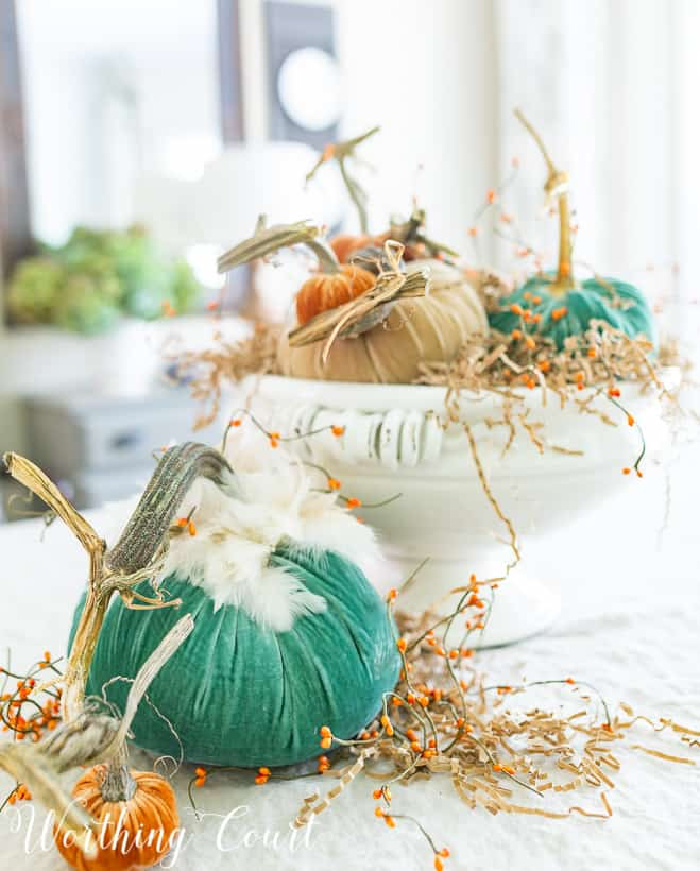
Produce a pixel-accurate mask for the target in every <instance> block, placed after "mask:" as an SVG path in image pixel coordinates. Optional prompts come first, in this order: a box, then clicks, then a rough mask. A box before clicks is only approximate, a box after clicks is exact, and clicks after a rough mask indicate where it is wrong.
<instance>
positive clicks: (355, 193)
mask: <svg viewBox="0 0 700 871" xmlns="http://www.w3.org/2000/svg"><path fill="white" fill-rule="evenodd" d="M379 129H380V128H379V127H372V129H371V130H368V131H367V132H366V133H361V134H360V135H359V136H355V137H354V138H352V139H345V140H343V141H341V142H331V143H329V144H328V145H326V147H325V148H324V149H323V151H322V153H321V156H320V157H319V159H318V160H317V161H316V163H315V164H314V166H313V167H312V168H311V170H310V171H309V172H308V173H307V175H306V182H307V184H308V183H309V182H310V181H311V179H313V178H314V176H315V175H316V173H317V172H318V171H319V169H321V167H322V166H324V165H325V164H326V163H328V162H329V161H331V160H335V161H337V163H338V169H339V170H340V177H341V178H342V180H343V184H344V185H345V189H346V190H347V192H348V196H349V197H350V199H351V200H352V203H353V205H354V206H355V209H356V210H357V217H358V220H359V223H360V232H361V233H362V234H363V235H367V233H369V219H368V217H367V199H368V197H367V192H366V191H365V190H364V188H363V187H362V185H360V183H359V182H358V181H357V179H356V178H354V176H352V175H351V174H350V172H349V171H348V160H352V159H353V158H354V159H357V147H358V146H359V145H361V144H362V143H363V142H366V141H367V140H368V139H370V138H371V137H372V136H374V135H375V134H377V133H379Z"/></svg>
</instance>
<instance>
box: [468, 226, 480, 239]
mask: <svg viewBox="0 0 700 871" xmlns="http://www.w3.org/2000/svg"><path fill="white" fill-rule="evenodd" d="M467 235H468V236H470V237H471V238H472V239H475V238H476V237H477V236H478V235H479V228H478V227H469V228H468V229H467Z"/></svg>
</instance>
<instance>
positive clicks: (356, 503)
mask: <svg viewBox="0 0 700 871" xmlns="http://www.w3.org/2000/svg"><path fill="white" fill-rule="evenodd" d="M345 504H346V506H347V507H348V508H349V509H350V510H351V511H352V509H353V508H359V507H360V506H361V505H362V500H361V499H358V498H357V497H356V496H351V497H350V498H349V499H348V500H347V502H346V503H345Z"/></svg>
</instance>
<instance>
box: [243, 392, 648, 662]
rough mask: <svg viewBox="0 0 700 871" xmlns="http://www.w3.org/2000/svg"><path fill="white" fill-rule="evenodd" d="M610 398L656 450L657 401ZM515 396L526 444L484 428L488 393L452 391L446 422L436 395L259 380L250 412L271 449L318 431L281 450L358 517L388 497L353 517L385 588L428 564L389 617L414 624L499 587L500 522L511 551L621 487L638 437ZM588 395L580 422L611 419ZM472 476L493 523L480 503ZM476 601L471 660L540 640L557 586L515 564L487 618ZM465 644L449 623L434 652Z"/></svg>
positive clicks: (626, 395) (506, 558)
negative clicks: (374, 544)
mask: <svg viewBox="0 0 700 871" xmlns="http://www.w3.org/2000/svg"><path fill="white" fill-rule="evenodd" d="M620 389H621V398H620V401H622V402H624V405H625V408H627V409H628V410H629V411H630V412H631V413H632V414H633V415H634V418H635V421H636V422H637V423H638V424H639V426H640V427H641V428H643V431H644V435H645V437H646V441H647V449H648V450H650V449H655V448H658V447H659V446H660V445H661V443H662V440H663V438H664V432H665V426H664V425H663V423H662V420H661V415H660V406H659V401H658V397H657V396H655V395H653V394H651V393H646V394H645V393H643V392H642V391H641V389H640V388H639V387H638V386H636V385H634V384H627V385H622V386H621V388H620ZM514 392H515V393H517V394H518V395H519V396H520V397H521V399H522V403H523V404H522V405H518V407H517V408H516V411H515V412H514V416H517V415H518V414H523V413H525V412H527V417H526V418H525V419H526V421H527V424H528V426H529V427H530V432H531V433H532V434H533V435H534V436H535V439H534V440H533V439H532V438H531V437H530V434H528V432H527V430H526V429H525V428H524V427H523V426H522V425H521V424H520V423H518V425H517V426H516V427H515V429H514V435H513V436H512V439H511V431H510V429H509V428H508V427H507V426H502V425H496V426H494V422H495V421H498V420H501V419H502V417H503V405H502V403H503V399H502V397H500V396H498V395H496V394H493V393H485V392H484V393H479V394H477V393H473V392H467V391H463V392H462V393H460V394H458V395H456V396H453V397H452V401H451V404H452V406H453V408H456V409H458V411H457V412H456V413H455V412H454V411H453V413H452V415H448V414H447V413H446V408H445V399H446V391H445V388H443V387H426V386H413V385H405V386H404V385H380V384H355V383H342V382H329V381H315V380H304V379H297V378H289V377H281V376H265V377H263V378H262V379H260V380H259V381H258V380H257V379H256V386H255V390H254V392H253V399H252V409H253V411H254V413H255V414H256V415H257V416H258V419H259V420H260V421H261V422H262V423H263V424H264V425H265V426H268V427H269V428H270V429H271V430H275V431H279V432H280V433H281V434H282V435H283V436H284V435H292V434H294V433H299V434H305V433H314V432H316V431H319V430H320V431H319V432H316V434H314V435H310V436H308V437H307V438H302V439H300V440H299V441H297V442H293V443H292V444H293V445H295V446H296V450H298V451H299V452H300V453H301V455H302V456H303V457H304V458H305V459H306V460H308V461H310V462H313V463H316V464H318V465H320V466H322V467H323V468H324V469H327V470H328V472H329V474H331V475H332V476H333V477H334V478H336V479H338V480H340V481H341V482H342V492H343V493H345V494H347V495H349V496H353V497H356V498H359V499H361V500H362V503H363V505H364V506H369V505H373V504H375V503H381V502H384V501H385V500H387V499H389V498H390V497H392V496H395V495H396V494H401V495H400V496H398V497H397V498H395V499H393V500H392V501H390V502H389V503H388V504H386V505H384V506H383V507H381V508H376V509H374V510H371V511H370V510H366V513H365V517H366V518H367V521H368V522H370V523H372V524H373V525H374V527H375V528H376V529H377V531H378V533H379V535H380V539H381V543H382V545H383V548H384V551H385V553H386V555H387V557H388V558H389V560H390V562H391V564H392V566H393V569H394V571H395V573H396V576H395V578H393V579H392V582H393V583H394V584H396V583H397V581H398V583H400V581H401V579H404V580H405V579H406V578H408V577H409V576H410V575H411V574H412V573H413V572H414V571H415V569H416V567H417V566H418V565H420V564H421V563H422V562H423V561H424V560H426V558H427V560H428V562H427V563H425V565H423V567H422V568H421V569H420V571H419V572H418V574H417V575H416V576H415V577H414V578H413V579H412V580H411V582H410V584H408V585H407V587H406V589H405V590H403V591H401V593H400V596H399V599H398V601H397V603H396V604H397V608H398V609H400V610H405V611H414V612H422V611H423V610H425V609H426V608H427V607H428V606H434V607H435V610H436V611H437V612H438V613H440V614H449V613H450V612H452V611H453V610H454V608H455V607H456V605H457V602H458V596H457V595H456V594H453V595H450V591H451V590H453V589H454V588H455V587H458V586H464V585H465V584H467V583H468V580H469V578H470V576H471V575H472V574H476V575H477V577H478V578H479V579H480V580H482V579H485V578H497V577H501V576H503V575H504V574H506V571H505V570H506V566H507V565H508V564H509V563H513V562H515V561H516V560H515V553H514V551H513V548H512V546H511V544H512V543H511V530H510V529H509V527H508V524H507V522H506V521H505V520H504V519H503V517H505V518H507V519H508V521H509V522H510V523H512V527H513V529H514V530H515V531H516V533H517V536H518V543H520V540H521V538H524V539H527V537H528V536H529V535H531V534H533V533H536V534H540V533H545V532H555V531H556V530H558V529H560V528H561V527H562V526H563V525H565V524H568V523H572V522H573V521H575V520H576V518H577V517H578V516H579V515H580V514H581V513H582V512H586V511H589V510H591V509H594V508H597V507H598V506H599V505H600V504H601V503H602V502H603V501H604V500H606V499H607V498H608V497H609V496H610V495H611V494H612V493H613V492H615V491H616V490H617V489H618V487H619V486H621V485H622V484H623V483H624V482H625V480H626V479H625V476H624V475H622V474H621V469H622V468H623V467H626V466H630V464H631V459H633V458H634V457H635V456H636V455H637V454H638V452H639V447H640V435H639V430H638V428H637V426H636V425H635V426H628V425H627V420H626V417H625V415H624V414H622V413H621V412H619V413H618V415H617V418H618V419H617V420H616V421H615V422H616V423H618V425H616V426H611V425H604V424H603V423H602V421H601V420H600V418H599V417H598V416H597V415H596V414H582V413H581V412H580V411H579V409H578V407H577V406H576V405H575V403H573V402H569V403H566V404H565V405H564V406H563V407H562V405H561V403H560V402H559V398H558V397H557V396H556V394H553V393H549V395H548V398H547V401H546V403H545V402H544V396H545V394H543V393H542V392H540V391H539V390H526V389H521V388H515V390H514ZM593 394H594V391H593V390H588V389H587V390H583V391H582V392H581V393H579V394H578V398H579V399H581V400H583V399H586V398H588V397H590V398H591V404H590V407H591V409H595V410H599V411H600V412H601V413H602V414H605V415H608V416H609V417H612V416H613V414H614V412H615V409H614V407H613V406H611V404H610V402H609V401H608V400H607V398H606V397H605V396H604V395H597V396H594V395H593ZM611 410H612V412H613V414H611ZM450 417H452V418H454V419H452V420H450V419H449V418H450ZM465 424H467V425H468V428H465V426H464V425H465ZM332 426H333V427H343V428H344V431H343V434H342V436H337V435H334V434H333V432H332V431H331V427H332ZM467 430H468V431H467ZM468 432H469V433H471V435H472V436H473V439H474V445H475V447H476V456H477V457H478V463H477V462H476V461H475V458H474V452H473V451H472V448H471V446H470V443H469V439H468ZM540 440H541V447H538V445H537V444H536V443H535V442H536V441H540ZM509 441H510V445H509V444H508V443H509ZM479 466H480V467H481V472H482V474H483V478H484V481H485V482H486V483H487V488H488V490H489V491H490V492H491V493H492V494H493V496H494V497H495V499H496V500H497V502H498V506H499V509H500V510H501V511H502V514H503V517H499V516H498V513H497V511H496V510H495V506H494V505H493V504H492V502H491V501H490V499H489V497H488V496H487V493H486V492H485V488H484V482H483V481H482V480H480V473H479V472H480V470H479ZM632 474H634V473H632ZM554 507H556V510H553V508H554ZM489 595H491V593H490V590H488V588H487V593H486V594H485V595H484V598H485V600H486V601H487V608H486V610H487V612H489V613H488V619H487V620H485V621H484V623H485V626H484V629H483V630H479V631H476V632H473V633H472V635H471V637H470V639H469V646H471V647H478V646H481V647H488V646H498V645H503V644H510V643H512V642H515V641H518V640H519V639H522V638H525V637H527V636H529V635H532V634H534V633H536V632H539V631H541V630H543V629H545V628H546V627H547V626H548V625H550V624H551V622H552V621H553V620H554V619H555V617H556V616H557V614H558V611H559V607H560V603H559V593H558V579H557V578H549V579H547V582H545V581H544V580H542V579H539V578H534V577H530V576H528V574H527V561H526V560H523V561H520V562H518V564H517V565H515V566H514V567H513V569H512V571H510V572H509V573H508V577H507V579H506V580H504V581H503V582H502V583H499V585H498V589H497V590H495V591H494V592H493V594H492V600H493V601H492V604H491V605H489ZM464 631H465V623H464V620H459V621H455V623H454V625H453V628H452V629H451V630H450V633H449V636H448V639H447V643H449V644H450V645H453V646H460V645H461V643H462V641H463V635H464Z"/></svg>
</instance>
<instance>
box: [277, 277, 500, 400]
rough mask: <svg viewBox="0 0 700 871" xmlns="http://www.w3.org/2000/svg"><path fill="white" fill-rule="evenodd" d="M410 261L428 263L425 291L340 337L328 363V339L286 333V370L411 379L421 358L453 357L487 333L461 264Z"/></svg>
mask: <svg viewBox="0 0 700 871" xmlns="http://www.w3.org/2000/svg"><path fill="white" fill-rule="evenodd" d="M407 266H408V267H409V271H410V272H413V271H414V270H415V269H418V268H424V267H428V268H429V269H430V279H429V283H428V293H427V294H426V295H425V296H420V297H413V298H410V299H400V300H399V301H398V302H397V303H396V304H395V305H394V307H393V308H392V310H391V312H390V314H389V317H388V318H387V320H386V321H385V322H384V323H383V324H379V325H378V326H376V327H373V328H372V329H371V330H367V332H365V333H363V334H362V335H361V336H358V337H357V338H349V339H337V340H336V341H335V342H334V343H333V346H332V347H331V349H330V353H329V355H328V359H327V361H326V363H325V364H324V362H323V359H322V357H323V348H324V346H325V342H314V343H313V344H311V345H305V346H303V347H299V348H293V347H291V346H290V344H289V341H288V338H287V335H286V333H283V334H282V336H281V337H280V341H279V344H278V347H277V360H278V362H279V365H280V369H281V371H282V373H283V374H284V375H290V376H293V377H296V378H316V379H320V380H324V381H359V382H375V383H381V384H411V383H412V382H413V381H415V380H416V378H417V377H418V375H419V374H420V364H421V363H423V362H428V363H438V362H442V363H449V362H450V361H451V360H453V359H454V358H455V357H456V356H457V353H458V351H459V349H460V348H461V346H462V345H463V343H464V342H466V341H467V340H468V339H469V338H473V337H475V336H485V335H486V334H487V333H488V323H487V320H486V314H485V311H484V306H483V304H482V302H481V300H480V299H479V297H478V294H477V292H476V291H475V290H474V289H473V288H472V287H471V286H470V285H469V283H468V282H467V280H466V278H465V277H464V276H463V275H462V273H461V272H460V271H459V270H456V269H454V268H453V267H450V266H449V265H448V264H445V263H443V262H442V261H440V260H423V261H419V260H415V261H411V262H410V263H409V264H407Z"/></svg>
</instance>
